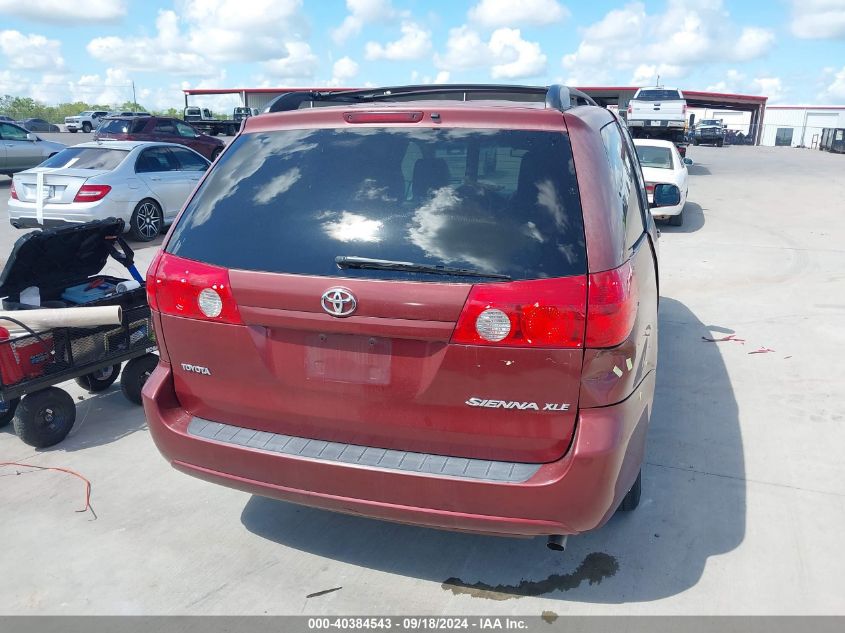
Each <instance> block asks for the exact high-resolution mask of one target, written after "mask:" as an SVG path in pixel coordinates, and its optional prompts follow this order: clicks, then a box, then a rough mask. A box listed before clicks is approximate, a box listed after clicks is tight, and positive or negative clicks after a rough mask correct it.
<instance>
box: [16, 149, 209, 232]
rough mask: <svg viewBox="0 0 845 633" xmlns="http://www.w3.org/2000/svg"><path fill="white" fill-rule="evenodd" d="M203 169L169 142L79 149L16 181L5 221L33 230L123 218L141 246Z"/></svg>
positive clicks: (169, 215) (174, 209)
mask: <svg viewBox="0 0 845 633" xmlns="http://www.w3.org/2000/svg"><path fill="white" fill-rule="evenodd" d="M209 165H210V163H209V162H208V160H207V159H205V158H204V157H203V156H200V155H199V154H197V153H196V152H195V151H193V150H191V149H189V148H187V147H184V146H183V145H177V144H174V143H150V142H136V141H102V142H93V143H80V144H79V145H74V146H72V147H68V148H67V149H65V150H63V151H62V152H60V153H58V154H56V155H55V156H53V157H52V158H50V159H48V160H47V161H45V162H44V163H42V164H41V165H40V166H39V167H36V168H35V169H29V170H27V171H24V172H21V173H19V174H16V175H15V176H14V178H13V180H12V188H11V198H10V200H9V221H10V222H11V224H12V226H14V227H15V228H31V227H36V226H61V225H67V224H77V223H82V222H90V221H92V220H102V219H105V218H109V217H114V218H121V219H123V220H124V221H125V222H126V230H127V231H129V233H130V234H131V236H132V237H133V238H134V239H136V240H140V241H144V242H146V241H149V240H152V239H154V238H155V237H157V236H158V234H159V233H160V232H161V230H162V228H163V227H164V226H165V225H167V224H169V223H171V222H172V221H173V219H174V218H175V217H176V214H177V213H178V212H179V209H180V208H181V207H182V204H183V203H184V202H185V200H186V199H187V198H188V195H189V194H190V193H191V191H192V190H193V189H194V187H195V186H196V184H197V182H199V180H200V178H202V176H203V174H204V173H205V171H206V170H207V169H208V167H209ZM39 173H43V174H44V175H43V184H42V187H43V190H42V191H43V192H42V194H41V200H43V203H42V204H41V212H40V214H41V215H40V217H39V209H38V206H39V205H38V204H37V200H38V199H39V196H38V174H39Z"/></svg>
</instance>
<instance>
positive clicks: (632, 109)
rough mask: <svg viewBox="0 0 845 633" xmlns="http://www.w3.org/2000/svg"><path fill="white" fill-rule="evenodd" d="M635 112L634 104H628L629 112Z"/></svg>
mask: <svg viewBox="0 0 845 633" xmlns="http://www.w3.org/2000/svg"><path fill="white" fill-rule="evenodd" d="M633 113H634V106H632V105H631V104H630V103H629V104H628V114H633Z"/></svg>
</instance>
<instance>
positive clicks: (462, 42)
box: [434, 25, 546, 79]
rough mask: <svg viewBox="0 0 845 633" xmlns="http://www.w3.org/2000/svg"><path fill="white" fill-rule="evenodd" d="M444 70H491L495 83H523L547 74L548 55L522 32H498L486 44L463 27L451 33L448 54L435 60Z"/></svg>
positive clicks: (500, 30)
mask: <svg viewBox="0 0 845 633" xmlns="http://www.w3.org/2000/svg"><path fill="white" fill-rule="evenodd" d="M434 63H435V65H436V66H437V67H438V68H439V69H441V70H449V71H455V70H467V69H470V68H483V67H488V68H489V72H490V76H491V77H493V78H494V79H521V78H524V77H535V76H539V75H542V74H544V73H545V70H546V55H545V54H544V53H543V51H542V50H541V48H540V45H539V44H538V43H537V42H529V41H527V40H524V39H522V34H521V33H520V31H519V29H508V28H501V29H496V30H495V31H493V33H492V34H491V35H490V39H489V40H488V41H487V42H485V41H483V40H482V38H481V36H480V35H479V34H478V33H477V32H476V31H474V30H473V29H471V28H470V27H468V26H466V25H464V26H460V27H458V28H454V29H452V30H451V31H449V40H448V41H447V43H446V52H445V53H444V54H442V55H441V54H439V53H438V54H436V55H435V56H434Z"/></svg>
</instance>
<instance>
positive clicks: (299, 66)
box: [264, 42, 319, 79]
mask: <svg viewBox="0 0 845 633" xmlns="http://www.w3.org/2000/svg"><path fill="white" fill-rule="evenodd" d="M285 50H286V51H287V55H286V56H285V57H280V58H278V59H270V60H268V61H266V62H264V69H265V70H266V71H267V72H268V73H270V74H271V75H273V76H275V77H278V78H281V79H310V78H312V77H313V76H314V73H315V72H316V71H317V66H318V65H319V60H318V59H317V56H316V55H315V54H314V53H313V52H312V51H311V47H310V46H309V45H308V44H307V43H305V42H291V43H288V44H285Z"/></svg>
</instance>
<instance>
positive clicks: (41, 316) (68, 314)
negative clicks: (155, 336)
mask: <svg viewBox="0 0 845 633" xmlns="http://www.w3.org/2000/svg"><path fill="white" fill-rule="evenodd" d="M3 316H8V317H11V318H13V319H16V320H18V321H20V322H21V323H24V324H26V325H28V326H29V327H31V328H32V329H33V330H35V329H44V328H53V327H78V328H93V327H99V326H101V325H120V324H121V323H122V322H123V310H122V309H121V307H120V306H92V307H90V308H55V309H47V310H5V311H0V317H3ZM0 327H4V328H6V329H7V330H9V332H10V333H12V332H15V333H16V334H17V333H19V332H24V331H25V330H21V328H20V326H18V325H17V324H15V323H12V322H11V321H6V320H5V319H0Z"/></svg>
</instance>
